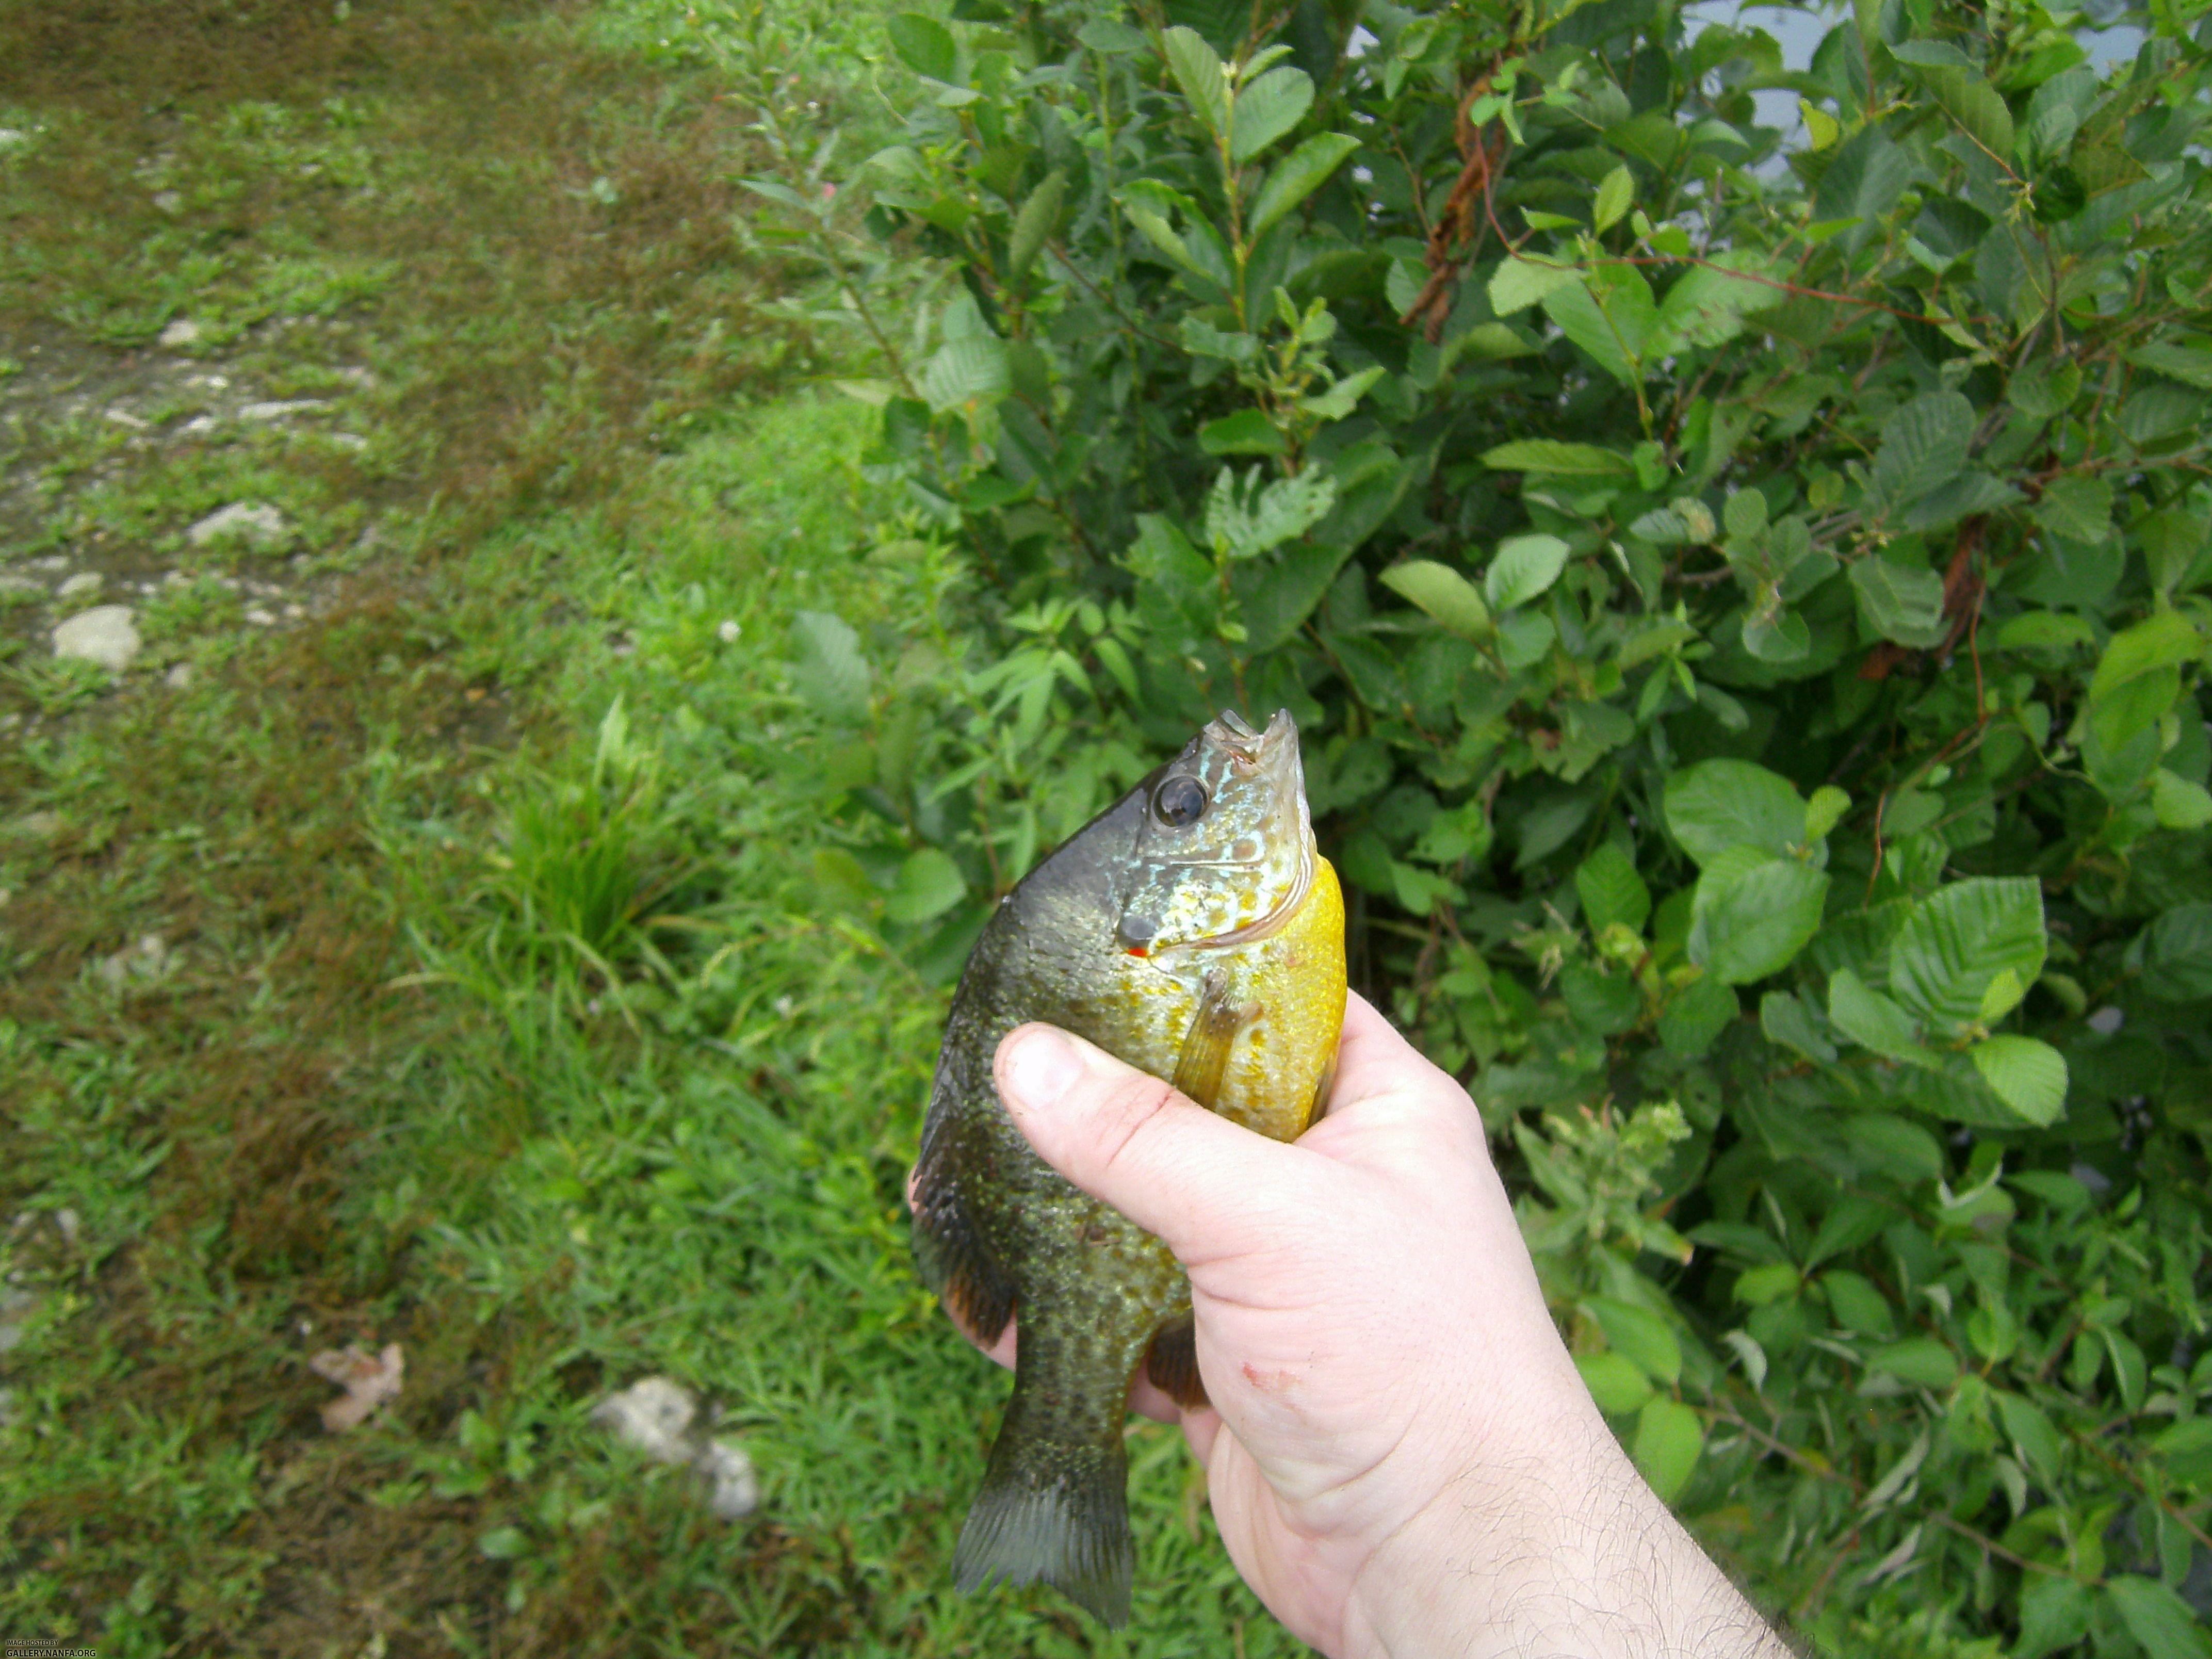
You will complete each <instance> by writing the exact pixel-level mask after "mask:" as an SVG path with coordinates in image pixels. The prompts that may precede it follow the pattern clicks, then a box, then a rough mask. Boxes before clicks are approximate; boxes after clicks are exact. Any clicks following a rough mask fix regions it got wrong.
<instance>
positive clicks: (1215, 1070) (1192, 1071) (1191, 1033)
mask: <svg viewBox="0 0 2212 1659" xmlns="http://www.w3.org/2000/svg"><path fill="white" fill-rule="evenodd" d="M1251 1016H1252V1011H1251V1009H1250V1008H1249V1007H1248V1006H1245V1005H1244V1004H1242V1003H1239V1002H1237V1001H1236V1000H1234V999H1233V998H1232V997H1231V995H1230V994H1229V979H1228V975H1225V974H1219V973H1209V974H1208V975H1206V988H1205V989H1204V990H1203V991H1201V992H1200V994H1199V999H1198V1012H1197V1013H1195V1014H1194V1015H1193V1016H1192V1017H1191V1022H1190V1030H1188V1032H1186V1033H1185V1034H1184V1036H1183V1040H1182V1053H1181V1054H1178V1055H1176V1069H1175V1076H1174V1078H1173V1079H1170V1081H1172V1082H1173V1083H1174V1084H1175V1086H1176V1088H1177V1089H1178V1090H1180V1091H1182V1093H1184V1094H1186V1095H1188V1097H1190V1098H1191V1099H1192V1100H1194V1101H1195V1102H1196V1103H1198V1104H1200V1106H1203V1107H1205V1108H1206V1110H1207V1111H1209V1112H1210V1111H1212V1110H1213V1109H1214V1108H1215V1106H1216V1105H1218V1103H1219V1102H1220V1099H1221V1079H1222V1078H1223V1076H1224V1075H1225V1073H1227V1072H1228V1069H1229V1051H1230V1049H1231V1048H1233V1047H1234V1046H1235V1045H1236V1042H1237V1032H1238V1031H1240V1030H1243V1027H1244V1024H1245V1022H1246V1021H1247V1020H1249V1018H1251Z"/></svg>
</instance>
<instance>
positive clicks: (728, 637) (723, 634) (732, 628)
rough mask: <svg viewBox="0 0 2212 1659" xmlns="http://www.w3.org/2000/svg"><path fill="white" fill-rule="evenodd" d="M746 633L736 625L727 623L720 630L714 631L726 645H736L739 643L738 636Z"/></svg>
mask: <svg viewBox="0 0 2212 1659" xmlns="http://www.w3.org/2000/svg"><path fill="white" fill-rule="evenodd" d="M743 632H744V629H741V628H739V627H738V625H737V623H734V622H725V623H723V624H722V625H721V626H720V628H718V629H715V630H714V633H715V635H716V636H717V637H718V638H720V641H722V643H723V644H724V645H735V644H736V643H737V642H738V635H740V634H742V633H743Z"/></svg>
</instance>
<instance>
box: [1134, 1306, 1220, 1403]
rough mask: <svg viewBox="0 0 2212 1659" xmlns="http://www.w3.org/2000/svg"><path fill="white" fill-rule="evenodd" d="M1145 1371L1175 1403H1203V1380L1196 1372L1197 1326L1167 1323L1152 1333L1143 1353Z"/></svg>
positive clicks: (1204, 1401)
mask: <svg viewBox="0 0 2212 1659" xmlns="http://www.w3.org/2000/svg"><path fill="white" fill-rule="evenodd" d="M1145 1375H1146V1376H1149V1377H1150V1378H1152V1386H1153V1387H1155V1388H1157V1389H1159V1391H1160V1392H1161V1393H1162V1394H1164V1395H1167V1397H1168V1398H1169V1399H1170V1400H1172V1401H1175V1402H1176V1405H1178V1406H1185V1407H1200V1406H1203V1405H1204V1404H1206V1383H1205V1380H1204V1379H1203V1378H1201V1377H1200V1376H1199V1374H1198V1328H1197V1327H1196V1326H1194V1325H1191V1324H1188V1323H1184V1324H1181V1325H1170V1326H1169V1327H1167V1328H1165V1329H1164V1330H1163V1331H1161V1332H1160V1333H1159V1334H1158V1335H1157V1336H1155V1337H1153V1338H1152V1348H1151V1351H1150V1352H1147V1353H1146V1356H1145Z"/></svg>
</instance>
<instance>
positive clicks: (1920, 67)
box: [1890, 40, 2013, 171]
mask: <svg viewBox="0 0 2212 1659" xmlns="http://www.w3.org/2000/svg"><path fill="white" fill-rule="evenodd" d="M1890 53H1891V55H1892V56H1893V57H1894V58H1896V59H1897V60H1898V61H1899V63H1902V64H1911V66H1912V68H1913V69H1914V70H1916V71H1917V73H1918V75H1919V77H1920V80H1921V82H1923V84H1924V85H1925V86H1926V87H1927V88H1928V90H1929V92H1930V93H1931V94H1934V95H1935V99H1936V102H1937V103H1939V104H1941V105H1942V106H1943V112H1944V113H1945V114H1947V115H1948V116H1949V117H1950V118H1952V119H1953V120H1954V121H1956V122H1957V123H1958V124H1959V127H1960V131H1963V132H1964V133H1965V134H1966V137H1969V138H1971V139H1972V140H1973V141H1974V143H1976V144H1977V145H1978V146H1979V147H1980V148H1981V149H1984V150H1986V151H1987V152H1988V153H1989V154H1990V156H1991V157H1992V158H1993V159H1994V160H1995V161H1997V162H1998V164H1999V165H2001V166H2002V167H2005V168H2006V169H2007V171H2009V170H2010V168H2011V163H2012V150H2013V125H2012V112H2011V111H2010V110H2009V109H2008V108H2007V107H2006V106H2005V100H2003V99H2002V97H2000V96H1999V95H1998V94H1997V89H1996V88H1995V87H1993V86H1991V85H1990V83H1989V82H1987V81H1985V80H1984V79H1983V78H1982V71H1981V70H1980V69H1979V68H1978V66H1977V65H1976V64H1975V63H1974V61H1973V59H1972V58H1968V57H1967V56H1966V53H1964V52H1960V50H1959V49H1958V48H1957V47H1956V46H1948V45H1946V44H1944V43H1942V42H1941V41H1936V40H1905V41H1901V42H1899V44H1898V45H1896V46H1892V47H1891V48H1890Z"/></svg>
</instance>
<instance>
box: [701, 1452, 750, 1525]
mask: <svg viewBox="0 0 2212 1659" xmlns="http://www.w3.org/2000/svg"><path fill="white" fill-rule="evenodd" d="M691 1467H692V1468H695V1469H696V1470H698V1471H699V1473H700V1474H701V1476H702V1478H703V1479H704V1480H706V1482H707V1507H708V1509H710V1510H714V1513H715V1514H716V1515H718V1516H720V1517H721V1518H722V1519H723V1520H725V1521H742V1520H744V1518H745V1517H746V1516H749V1515H750V1514H751V1513H752V1512H753V1511H754V1510H757V1509H758V1508H759V1507H760V1479H759V1477H758V1476H757V1475H756V1474H754V1473H753V1461H752V1459H751V1458H750V1457H748V1456H746V1455H745V1449H744V1447H743V1446H740V1445H739V1444H738V1443H737V1442H736V1441H734V1440H709V1441H708V1443H706V1444H705V1445H704V1446H702V1447H701V1448H700V1449H699V1455H698V1456H697V1457H696V1458H695V1459H694V1460H693V1461H692V1464H691Z"/></svg>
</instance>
